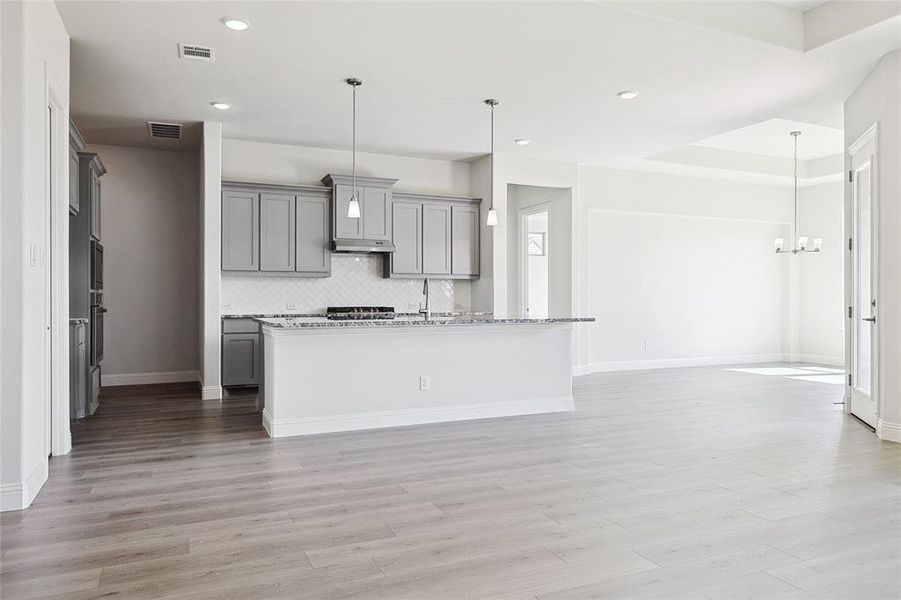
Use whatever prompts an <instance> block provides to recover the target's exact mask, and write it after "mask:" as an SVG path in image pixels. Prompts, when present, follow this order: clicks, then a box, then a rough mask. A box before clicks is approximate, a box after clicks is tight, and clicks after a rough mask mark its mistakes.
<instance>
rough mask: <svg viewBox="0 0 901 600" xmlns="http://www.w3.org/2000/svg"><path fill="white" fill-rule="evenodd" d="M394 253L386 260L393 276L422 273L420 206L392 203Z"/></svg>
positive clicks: (415, 203) (413, 203)
mask: <svg viewBox="0 0 901 600" xmlns="http://www.w3.org/2000/svg"><path fill="white" fill-rule="evenodd" d="M391 221H392V223H391V227H392V230H393V231H394V248H395V249H394V252H393V253H392V254H390V255H389V256H388V258H387V260H388V261H389V262H390V267H391V268H390V271H391V273H395V274H404V275H413V274H421V273H422V204H421V203H419V202H402V201H401V202H394V204H393V205H392V208H391Z"/></svg>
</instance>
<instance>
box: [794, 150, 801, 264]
mask: <svg viewBox="0 0 901 600" xmlns="http://www.w3.org/2000/svg"><path fill="white" fill-rule="evenodd" d="M798 135H800V132H793V133H792V137H794V138H795V220H794V224H795V226H794V231H793V232H792V235H793V237H794V240H793V242H792V243H793V244H794V246H795V248H800V246H799V245H798Z"/></svg>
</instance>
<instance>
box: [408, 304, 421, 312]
mask: <svg viewBox="0 0 901 600" xmlns="http://www.w3.org/2000/svg"><path fill="white" fill-rule="evenodd" d="M407 310H412V311H417V310H419V303H417V302H407Z"/></svg>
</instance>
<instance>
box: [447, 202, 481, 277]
mask: <svg viewBox="0 0 901 600" xmlns="http://www.w3.org/2000/svg"><path fill="white" fill-rule="evenodd" d="M479 225H480V223H479V207H478V206H452V207H451V273H452V274H454V275H470V276H474V275H478V274H479Z"/></svg>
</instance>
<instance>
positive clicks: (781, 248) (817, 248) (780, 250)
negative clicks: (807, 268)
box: [773, 131, 823, 254]
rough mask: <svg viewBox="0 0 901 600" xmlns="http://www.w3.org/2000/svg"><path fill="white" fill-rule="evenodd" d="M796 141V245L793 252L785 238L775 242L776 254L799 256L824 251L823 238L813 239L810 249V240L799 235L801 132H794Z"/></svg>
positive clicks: (793, 135)
mask: <svg viewBox="0 0 901 600" xmlns="http://www.w3.org/2000/svg"><path fill="white" fill-rule="evenodd" d="M789 135H791V136H792V137H793V138H794V140H795V212H794V217H793V221H792V240H793V243H794V244H795V245H794V247H793V248H792V249H791V250H786V249H785V238H781V237H777V238H775V239H774V240H773V247H774V248H775V249H776V254H798V253H799V252H821V251H822V250H823V238H821V237H815V238H813V248H809V247H808V245H809V244H810V238H808V237H807V236H806V235H798V136H799V135H801V132H800V131H792V132H791V133H790V134H789Z"/></svg>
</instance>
